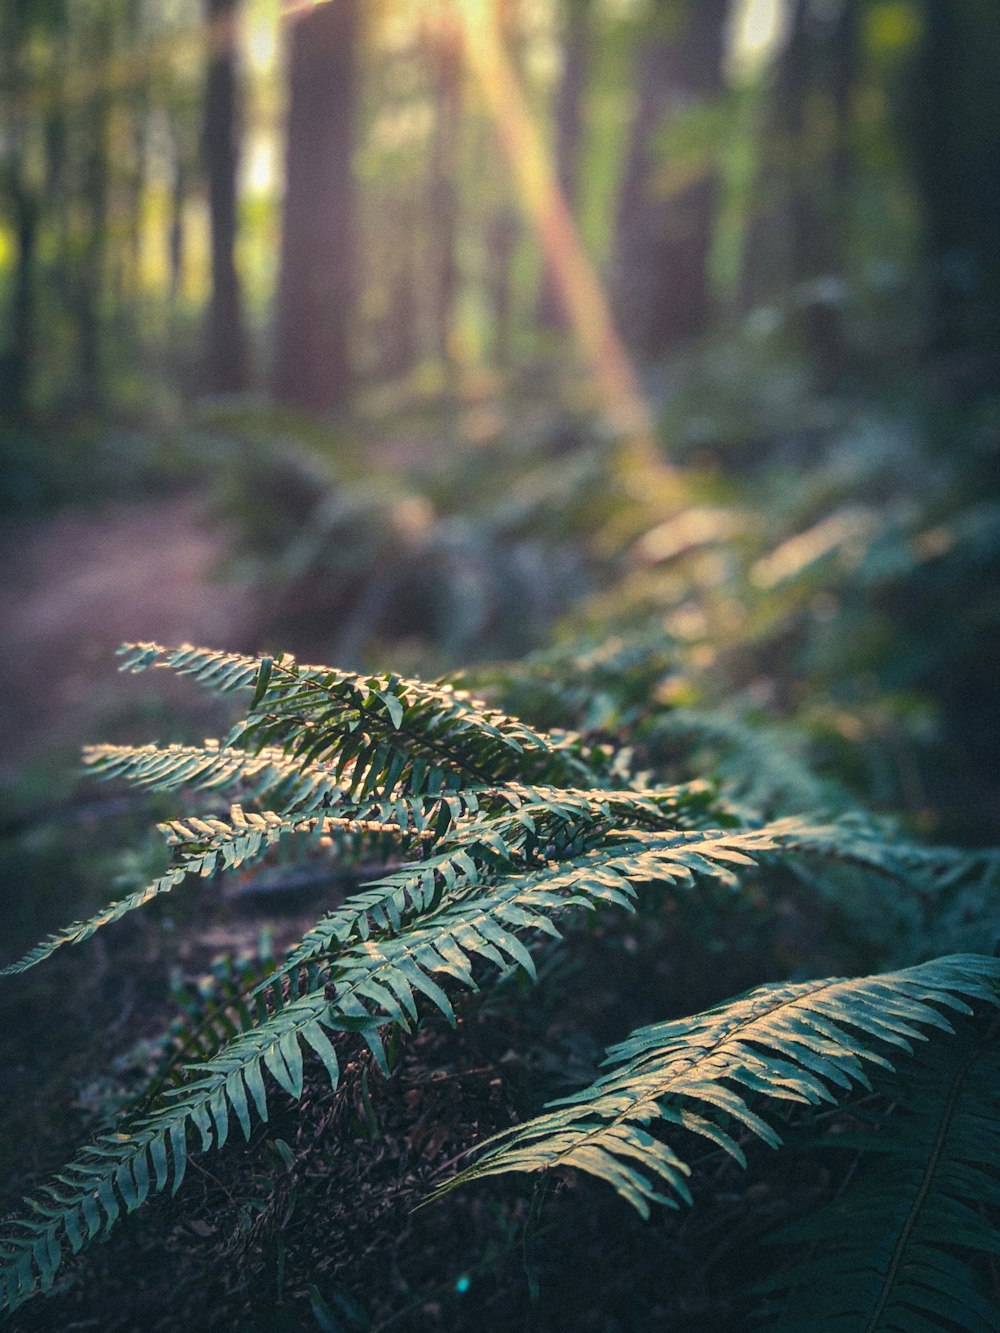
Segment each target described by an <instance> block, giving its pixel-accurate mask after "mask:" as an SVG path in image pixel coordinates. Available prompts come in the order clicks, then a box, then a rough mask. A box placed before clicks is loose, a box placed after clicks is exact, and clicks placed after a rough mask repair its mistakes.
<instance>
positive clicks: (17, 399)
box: [3, 180, 39, 421]
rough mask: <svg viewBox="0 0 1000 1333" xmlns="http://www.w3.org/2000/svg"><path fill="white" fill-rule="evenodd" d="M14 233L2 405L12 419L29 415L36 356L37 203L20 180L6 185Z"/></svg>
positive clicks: (19, 418)
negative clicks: (7, 346)
mask: <svg viewBox="0 0 1000 1333" xmlns="http://www.w3.org/2000/svg"><path fill="white" fill-rule="evenodd" d="M8 197H9V200H10V205H11V209H10V211H11V214H12V217H13V221H14V233H15V235H16V237H17V250H16V258H15V261H14V291H13V297H12V300H11V310H10V342H9V349H8V352H7V354H6V356H5V358H4V361H5V366H4V369H5V374H4V376H3V380H4V385H3V389H4V398H5V403H4V407H5V409H6V413H7V414H8V415H9V416H10V417H11V418H12V419H13V420H15V421H24V420H25V419H26V418H27V417H28V416H29V415H30V410H31V409H30V403H31V386H32V379H33V376H34V369H35V362H36V356H37V303H36V299H35V291H36V277H35V263H36V255H37V239H38V217H39V205H38V199H37V198H36V196H35V195H34V194H33V193H32V192H31V191H30V190H29V189H28V188H27V187H26V186H25V185H24V183H23V182H22V181H20V180H18V181H16V182H11V184H10V187H9V189H8Z"/></svg>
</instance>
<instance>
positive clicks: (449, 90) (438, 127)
mask: <svg viewBox="0 0 1000 1333" xmlns="http://www.w3.org/2000/svg"><path fill="white" fill-rule="evenodd" d="M426 41H427V47H428V52H429V57H430V61H431V73H432V88H433V99H434V107H435V114H434V134H433V138H432V140H431V161H430V176H429V180H428V201H427V205H428V216H429V219H430V245H431V284H432V288H431V291H432V294H431V311H432V319H433V328H434V350H435V352H436V353H437V355H438V357H439V358H440V360H441V361H443V362H446V363H447V362H449V361H450V360H451V327H452V318H453V314H454V308H455V298H456V296H457V295H458V279H459V273H458V258H457V253H456V249H457V244H458V147H459V131H460V128H461V110H462V28H461V24H460V23H459V22H458V20H457V19H453V20H451V21H450V22H445V21H444V20H442V22H441V24H440V25H438V26H436V27H435V29H434V31H433V32H432V33H431V34H430V35H429V36H428V37H427V38H426Z"/></svg>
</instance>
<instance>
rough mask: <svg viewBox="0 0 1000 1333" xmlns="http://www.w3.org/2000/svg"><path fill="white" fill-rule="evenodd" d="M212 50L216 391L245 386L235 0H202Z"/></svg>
mask: <svg viewBox="0 0 1000 1333" xmlns="http://www.w3.org/2000/svg"><path fill="white" fill-rule="evenodd" d="M205 15H206V20H207V23H208V32H209V42H210V56H209V64H208V80H207V84H206V88H205V121H204V132H203V139H202V148H203V157H204V163H205V170H206V173H207V176H208V205H209V217H210V220H211V238H212V239H211V244H212V297H211V303H210V305H209V312H208V345H207V349H206V367H205V370H206V380H207V384H208V387H209V389H211V390H213V391H215V392H218V393H232V392H238V391H239V390H241V389H245V388H246V387H247V355H246V331H245V328H244V319H243V300H242V293H241V290H240V280H239V275H238V273H237V271H236V236H237V226H238V219H237V173H238V170H239V142H238V140H239V132H238V116H237V69H236V34H237V18H238V0H206V5H205Z"/></svg>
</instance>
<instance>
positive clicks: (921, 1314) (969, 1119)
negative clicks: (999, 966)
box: [757, 1032, 1000, 1333]
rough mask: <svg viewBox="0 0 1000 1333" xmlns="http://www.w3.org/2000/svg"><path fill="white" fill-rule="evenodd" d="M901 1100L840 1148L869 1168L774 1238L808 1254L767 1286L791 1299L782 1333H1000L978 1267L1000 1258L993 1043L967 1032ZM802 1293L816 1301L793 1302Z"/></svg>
mask: <svg viewBox="0 0 1000 1333" xmlns="http://www.w3.org/2000/svg"><path fill="white" fill-rule="evenodd" d="M895 1096H896V1098H897V1100H900V1101H904V1104H903V1105H901V1106H898V1107H897V1109H896V1110H895V1111H894V1113H893V1114H892V1115H891V1116H890V1117H889V1118H888V1120H887V1122H886V1124H885V1125H884V1126H883V1129H882V1131H881V1132H880V1133H877V1134H876V1133H870V1134H865V1135H863V1136H857V1135H846V1136H841V1135H837V1136H835V1137H834V1138H833V1139H832V1140H831V1145H832V1146H834V1147H836V1146H838V1145H839V1146H845V1147H849V1148H851V1149H854V1150H858V1149H861V1150H862V1151H864V1152H865V1153H870V1154H871V1155H872V1157H871V1158H869V1159H866V1160H867V1162H868V1166H867V1169H865V1168H864V1167H863V1168H862V1170H861V1172H860V1173H859V1174H858V1175H857V1176H856V1177H855V1179H854V1181H853V1182H852V1183H851V1184H850V1185H849V1186H848V1187H847V1189H846V1190H845V1191H844V1192H843V1193H842V1194H841V1195H840V1196H839V1197H838V1198H837V1199H836V1200H835V1202H833V1203H831V1204H829V1205H828V1206H827V1207H826V1208H823V1209H821V1210H820V1211H819V1212H817V1213H815V1214H813V1215H812V1216H810V1217H808V1218H806V1219H805V1220H803V1221H801V1222H799V1223H797V1224H795V1225H793V1226H790V1227H785V1228H783V1229H782V1230H781V1232H780V1233H777V1234H775V1235H774V1236H773V1237H771V1238H770V1240H771V1241H773V1243H774V1244H776V1245H777V1244H780V1245H781V1246H782V1247H785V1252H787V1247H789V1246H791V1245H795V1244H799V1243H804V1244H806V1245H807V1246H808V1249H807V1251H806V1252H805V1254H804V1256H803V1257H802V1258H801V1259H800V1260H799V1262H797V1263H796V1264H795V1265H794V1266H793V1267H792V1268H791V1269H790V1270H789V1271H788V1272H786V1273H784V1274H782V1275H781V1276H780V1277H777V1278H775V1279H773V1280H772V1281H771V1282H769V1283H764V1284H761V1286H760V1287H758V1288H757V1290H758V1291H765V1292H766V1291H770V1292H775V1291H777V1292H784V1293H786V1295H787V1296H789V1297H790V1298H789V1299H787V1300H786V1302H784V1303H783V1306H782V1308H781V1310H780V1312H779V1311H778V1310H776V1309H775V1307H774V1305H773V1304H772V1305H769V1307H768V1311H767V1315H768V1327H769V1328H774V1329H775V1330H776V1333H811V1330H812V1329H815V1328H816V1327H817V1326H819V1325H821V1326H822V1327H823V1328H824V1329H827V1328H829V1329H832V1330H836V1329H843V1330H845V1333H846V1331H847V1330H851V1331H852V1333H853V1331H854V1330H860V1329H865V1330H868V1331H869V1333H913V1331H914V1330H928V1333H929V1331H930V1330H934V1333H944V1331H945V1330H950V1329H960V1330H963V1331H965V1333H992V1330H994V1329H996V1327H997V1322H998V1318H997V1307H996V1299H995V1298H996V1293H995V1292H992V1293H991V1292H989V1291H988V1290H987V1289H986V1284H985V1283H984V1282H983V1280H982V1276H981V1274H980V1273H979V1272H978V1271H977V1267H976V1262H975V1257H981V1256H983V1255H990V1256H993V1255H996V1254H997V1252H998V1250H1000V1244H998V1241H997V1231H996V1225H995V1219H996V1216H997V1212H996V1210H997V1209H998V1208H1000V1048H998V1046H997V1042H996V1039H995V1036H994V1038H993V1039H992V1040H990V1039H987V1040H985V1041H984V1040H983V1039H982V1037H981V1036H979V1037H977V1036H976V1034H975V1033H969V1032H966V1033H964V1034H962V1036H961V1037H960V1038H959V1039H957V1040H953V1041H949V1042H947V1043H940V1044H935V1045H934V1046H933V1047H932V1048H931V1049H930V1050H929V1051H927V1052H926V1054H925V1056H924V1058H923V1059H922V1060H921V1061H920V1062H919V1064H917V1065H916V1067H915V1068H908V1069H907V1071H906V1077H905V1082H904V1084H903V1086H902V1087H901V1088H900V1089H898V1090H897V1091H896V1093H895ZM844 1140H846V1142H845V1141H844ZM872 1159H874V1160H872ZM800 1288H802V1289H804V1290H805V1291H807V1292H808V1301H807V1302H806V1301H804V1300H803V1299H802V1297H801V1296H799V1298H798V1300H796V1299H795V1295H796V1292H798V1291H799V1289H800ZM806 1305H807V1306H808V1311H809V1314H808V1318H803V1315H802V1311H803V1309H804V1308H806Z"/></svg>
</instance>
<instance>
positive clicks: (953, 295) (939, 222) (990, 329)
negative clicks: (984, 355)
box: [912, 0, 1000, 352]
mask: <svg viewBox="0 0 1000 1333" xmlns="http://www.w3.org/2000/svg"><path fill="white" fill-rule="evenodd" d="M923 8H924V20H925V23H924V38H923V46H922V53H921V58H920V60H919V61H918V62H917V69H916V78H915V88H914V103H915V107H914V109H915V112H916V114H915V116H914V124H913V127H912V153H913V161H914V167H915V175H916V179H917V184H918V187H919V189H920V193H921V197H922V203H923V211H924V237H925V239H924V249H925V254H926V258H927V263H928V266H929V270H930V282H929V287H930V291H929V298H930V299H929V311H928V315H929V338H928V341H929V344H930V349H931V350H932V351H935V352H952V351H956V350H960V349H962V348H963V347H966V346H968V344H969V342H970V340H971V341H975V342H980V343H982V344H984V345H986V344H988V343H989V341H990V340H991V339H992V338H995V336H996V335H997V333H998V331H1000V173H998V172H997V169H996V163H997V160H998V154H1000V98H998V97H997V95H996V71H997V67H998V62H1000V5H997V4H996V3H995V0H924V4H923Z"/></svg>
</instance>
